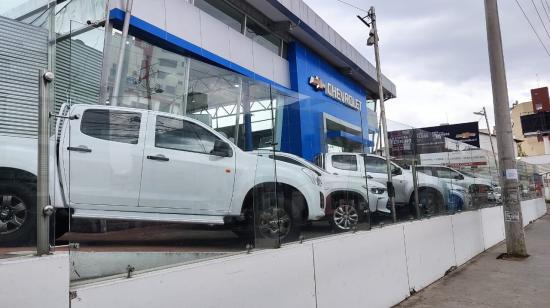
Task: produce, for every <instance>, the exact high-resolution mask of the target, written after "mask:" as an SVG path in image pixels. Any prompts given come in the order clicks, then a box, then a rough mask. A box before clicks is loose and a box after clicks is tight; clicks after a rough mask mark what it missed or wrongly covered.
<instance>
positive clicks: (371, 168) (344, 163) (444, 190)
mask: <svg viewBox="0 0 550 308" xmlns="http://www.w3.org/2000/svg"><path fill="white" fill-rule="evenodd" d="M315 161H316V164H317V165H319V166H320V167H322V168H324V169H325V170H327V171H328V172H330V173H332V174H337V175H344V176H355V177H363V178H364V177H367V179H368V180H373V181H377V182H379V183H382V184H386V183H387V180H388V178H387V172H386V170H387V167H386V159H385V158H384V157H381V156H378V155H372V154H361V153H325V154H321V155H318V156H317V157H316V159H315ZM391 165H392V171H391V172H392V183H393V186H394V189H395V202H396V204H397V205H399V206H411V208H412V206H414V185H413V175H412V173H411V171H409V170H406V169H403V168H401V167H399V166H398V165H397V164H395V163H393V162H391ZM417 175H418V195H419V203H420V204H419V205H420V206H421V207H422V210H423V211H425V212H427V213H431V214H435V213H440V212H442V211H444V210H446V205H447V201H448V198H449V189H448V187H447V184H446V183H445V182H444V181H440V180H438V179H437V178H436V177H433V176H428V175H425V174H422V173H417Z"/></svg>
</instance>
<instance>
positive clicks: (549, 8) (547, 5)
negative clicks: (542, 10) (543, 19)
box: [541, 0, 550, 12]
mask: <svg viewBox="0 0 550 308" xmlns="http://www.w3.org/2000/svg"><path fill="white" fill-rule="evenodd" d="M541 1H542V0H541ZM544 3H546V8H548V11H549V12H550V4H548V1H547V0H544Z"/></svg>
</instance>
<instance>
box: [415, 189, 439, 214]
mask: <svg viewBox="0 0 550 308" xmlns="http://www.w3.org/2000/svg"><path fill="white" fill-rule="evenodd" d="M418 201H419V202H420V206H421V209H422V210H423V212H424V213H425V214H427V215H429V216H433V215H437V214H439V213H440V212H441V210H442V208H443V198H441V196H440V195H439V193H438V192H437V191H435V190H433V189H423V190H421V191H419V192H418Z"/></svg>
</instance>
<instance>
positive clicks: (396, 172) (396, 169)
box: [391, 168, 403, 175]
mask: <svg viewBox="0 0 550 308" xmlns="http://www.w3.org/2000/svg"><path fill="white" fill-rule="evenodd" d="M391 174H392V175H401V174H403V171H401V168H393V169H392V171H391Z"/></svg>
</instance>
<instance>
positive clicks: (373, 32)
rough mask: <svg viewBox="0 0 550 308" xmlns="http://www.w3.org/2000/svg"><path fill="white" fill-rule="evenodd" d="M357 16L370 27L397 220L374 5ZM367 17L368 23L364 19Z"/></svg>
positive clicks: (389, 192) (390, 186)
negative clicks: (362, 15)
mask: <svg viewBox="0 0 550 308" xmlns="http://www.w3.org/2000/svg"><path fill="white" fill-rule="evenodd" d="M357 18H359V20H361V22H363V23H364V24H365V25H366V26H367V27H370V28H371V30H370V32H369V39H368V40H367V45H368V46H373V45H374V57H375V58H376V77H377V79H378V96H379V99H380V122H382V134H383V135H384V156H385V157H386V169H387V170H386V172H387V174H388V182H387V189H388V195H389V197H390V204H391V213H392V218H393V221H394V222H396V221H397V216H396V213H395V189H394V188H393V182H392V166H391V161H390V143H389V140H388V126H387V123H386V108H385V106H384V87H383V86H382V69H381V68H380V50H379V46H378V40H379V37H378V28H377V27H376V12H375V10H374V6H371V8H370V10H369V12H368V14H367V16H365V17H361V16H359V15H357ZM366 18H368V19H369V20H370V24H369V23H368V22H366V21H365V19H366Z"/></svg>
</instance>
